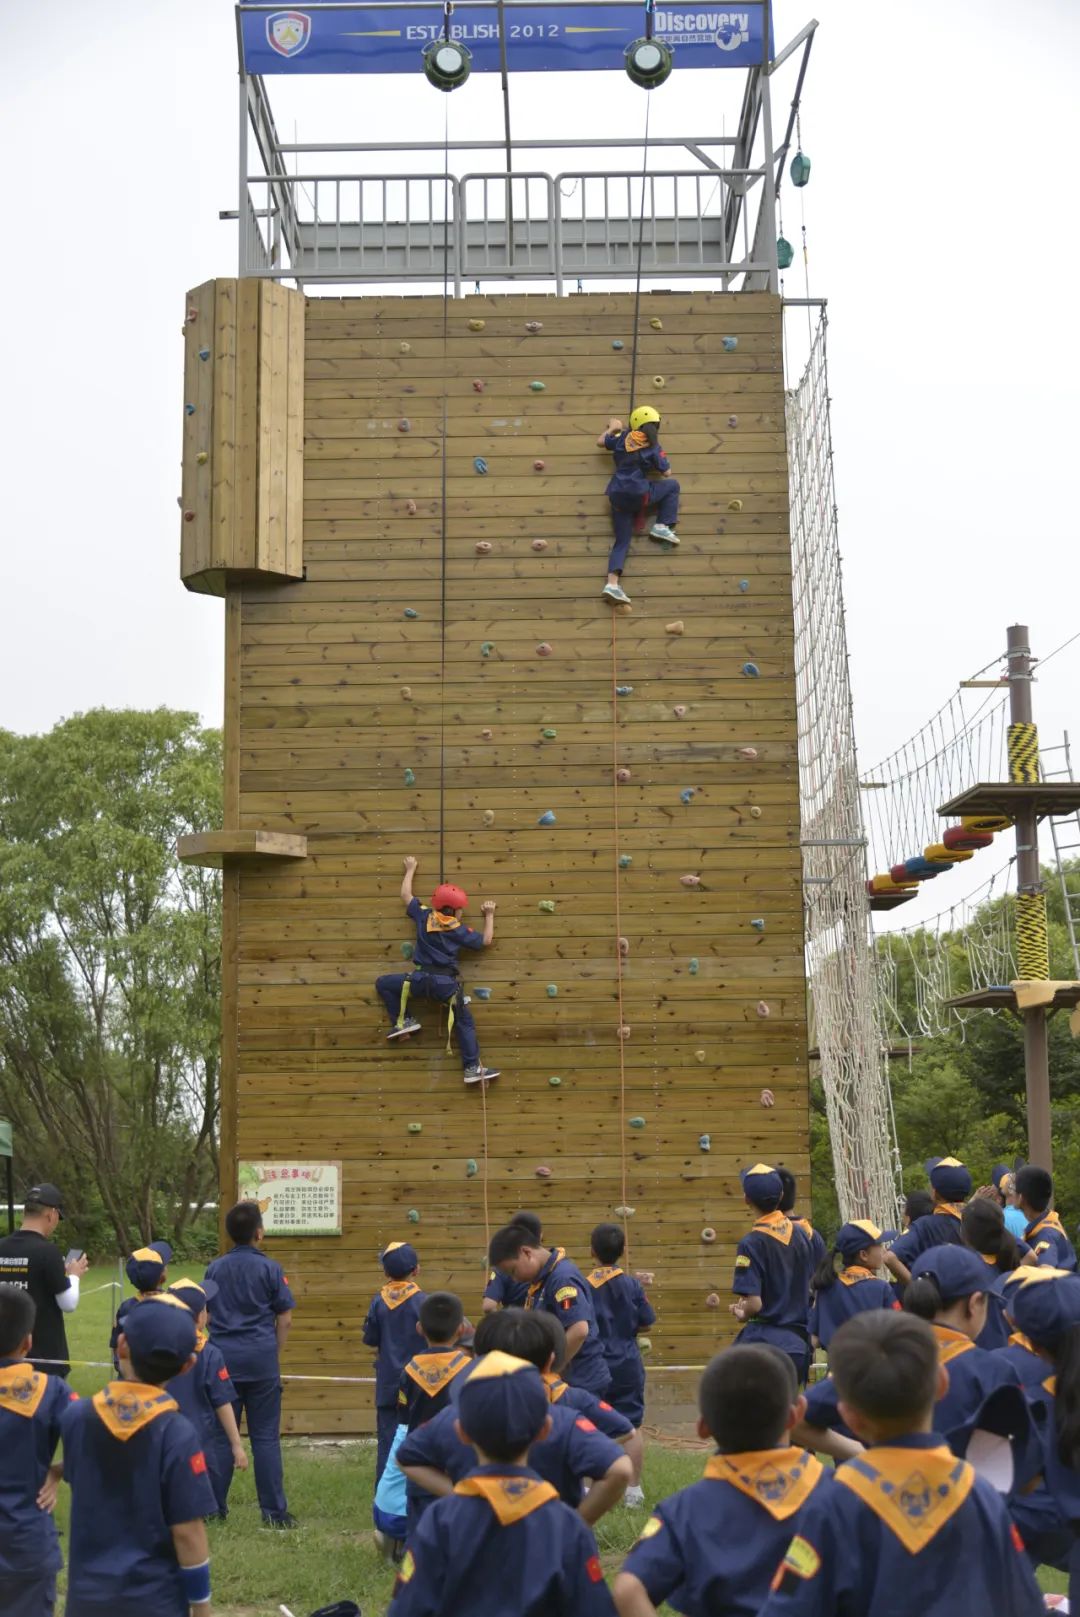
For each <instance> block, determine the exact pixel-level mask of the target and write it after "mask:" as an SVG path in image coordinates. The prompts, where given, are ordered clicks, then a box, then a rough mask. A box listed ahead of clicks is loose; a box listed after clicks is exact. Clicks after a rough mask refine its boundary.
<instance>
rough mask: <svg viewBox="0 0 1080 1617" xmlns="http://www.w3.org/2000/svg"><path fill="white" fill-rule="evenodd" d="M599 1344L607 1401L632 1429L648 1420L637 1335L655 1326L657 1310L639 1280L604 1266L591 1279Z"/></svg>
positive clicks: (590, 1276)
mask: <svg viewBox="0 0 1080 1617" xmlns="http://www.w3.org/2000/svg"><path fill="white" fill-rule="evenodd" d="M588 1280H589V1286H590V1287H591V1289H592V1304H593V1309H594V1310H595V1312H596V1325H597V1329H598V1330H599V1332H600V1345H601V1347H602V1349H603V1353H604V1358H605V1360H606V1361H607V1367H608V1370H609V1371H610V1372H611V1386H610V1387H609V1388H608V1394H607V1395H608V1398H609V1400H610V1401H611V1403H613V1404H614V1406H615V1408H616V1409H617V1410H618V1411H619V1413H620V1414H622V1415H625V1416H626V1418H627V1420H629V1421H630V1423H631V1425H633V1426H635V1427H636V1426H640V1425H641V1423H642V1421H643V1420H644V1419H645V1366H644V1364H643V1363H642V1362H641V1349H640V1348H639V1347H638V1341H637V1338H638V1332H639V1331H647V1330H648V1329H649V1326H650V1325H655V1324H656V1310H655V1308H654V1307H653V1306H652V1304H651V1303H650V1301H649V1299H648V1298H647V1297H646V1295H645V1291H644V1288H643V1286H642V1284H641V1281H640V1280H635V1279H634V1277H633V1275H628V1274H627V1273H626V1272H625V1271H624V1270H623V1269H620V1268H618V1267H617V1266H612V1265H610V1264H601V1265H600V1266H599V1267H598V1268H596V1269H594V1270H593V1271H592V1273H591V1274H590V1275H589V1277H588Z"/></svg>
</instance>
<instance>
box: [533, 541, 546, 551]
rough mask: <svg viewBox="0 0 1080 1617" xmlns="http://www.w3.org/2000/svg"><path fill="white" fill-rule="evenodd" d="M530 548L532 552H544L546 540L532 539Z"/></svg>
mask: <svg viewBox="0 0 1080 1617" xmlns="http://www.w3.org/2000/svg"><path fill="white" fill-rule="evenodd" d="M532 547H533V549H534V550H537V551H540V550H546V549H547V540H546V539H534V540H533V542H532Z"/></svg>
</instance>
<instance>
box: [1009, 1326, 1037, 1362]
mask: <svg viewBox="0 0 1080 1617" xmlns="http://www.w3.org/2000/svg"><path fill="white" fill-rule="evenodd" d="M1008 1345H1009V1347H1018V1348H1023V1350H1024V1352H1025V1353H1030V1354H1031V1356H1032V1358H1033V1359H1037V1358H1038V1357H1039V1355H1038V1353H1037V1352H1036V1350H1035V1344H1034V1342H1033V1341H1032V1340H1031V1338H1030V1336H1025V1335H1024V1333H1023V1331H1014V1332H1013V1333H1012V1335H1011V1336H1010V1337H1009V1343H1008Z"/></svg>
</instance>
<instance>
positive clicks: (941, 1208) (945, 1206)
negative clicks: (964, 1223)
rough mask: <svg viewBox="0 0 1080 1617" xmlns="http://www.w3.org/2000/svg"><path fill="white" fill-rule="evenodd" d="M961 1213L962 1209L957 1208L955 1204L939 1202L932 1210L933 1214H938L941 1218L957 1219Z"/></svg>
mask: <svg viewBox="0 0 1080 1617" xmlns="http://www.w3.org/2000/svg"><path fill="white" fill-rule="evenodd" d="M962 1211H963V1209H962V1208H961V1207H959V1206H957V1204H956V1203H955V1202H939V1203H938V1205H937V1206H936V1207H935V1208H934V1212H935V1213H936V1214H940V1216H941V1217H942V1218H956V1219H958V1218H959V1217H960V1214H961V1212H962Z"/></svg>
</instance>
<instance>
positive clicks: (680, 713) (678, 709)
mask: <svg viewBox="0 0 1080 1617" xmlns="http://www.w3.org/2000/svg"><path fill="white" fill-rule="evenodd" d="M671 711H672V712H673V713H674V715H675V717H676V718H677V719H685V717H686V707H685V706H684V704H683V703H682V702H676V704H675V706H674V707H673V708H672V710H671Z"/></svg>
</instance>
